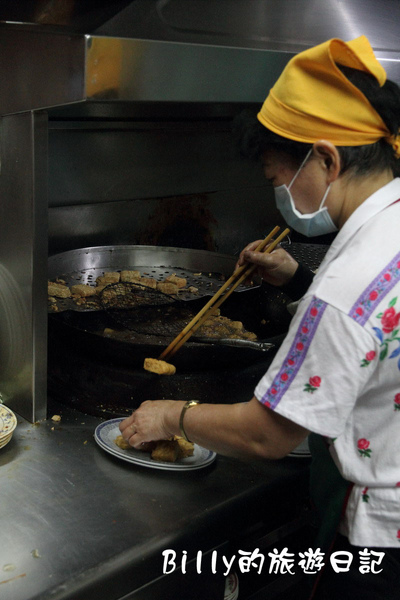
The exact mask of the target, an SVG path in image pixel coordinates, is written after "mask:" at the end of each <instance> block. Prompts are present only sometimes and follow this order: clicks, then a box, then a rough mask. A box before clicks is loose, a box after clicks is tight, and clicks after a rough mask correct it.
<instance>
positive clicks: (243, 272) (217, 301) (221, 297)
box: [159, 227, 290, 360]
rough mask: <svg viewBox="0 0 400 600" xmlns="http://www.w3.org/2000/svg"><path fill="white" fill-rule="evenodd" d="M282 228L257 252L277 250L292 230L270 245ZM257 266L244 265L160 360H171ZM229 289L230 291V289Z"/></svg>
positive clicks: (285, 232)
mask: <svg viewBox="0 0 400 600" xmlns="http://www.w3.org/2000/svg"><path fill="white" fill-rule="evenodd" d="M279 229H280V227H274V229H273V230H272V231H271V232H270V233H269V234H268V235H267V237H266V238H265V239H264V240H263V241H262V242H261V243H260V244H259V245H258V246H257V248H256V250H255V251H256V252H264V253H265V254H269V253H270V252H272V250H274V249H275V248H276V246H277V245H278V244H279V243H280V242H281V241H282V240H283V238H284V237H285V236H286V235H287V234H288V233H289V232H290V229H285V230H284V231H283V232H282V233H281V234H280V235H279V236H278V237H277V238H276V240H274V241H273V242H271V243H270V244H269V245H268V243H269V241H270V240H271V239H272V238H273V236H274V235H275V234H276V233H278V231H279ZM256 266H257V265H247V264H245V265H242V266H241V267H239V269H237V270H236V271H235V272H234V273H233V275H231V277H229V279H228V280H227V281H226V282H225V283H224V285H223V286H222V287H221V288H220V289H219V290H218V291H217V292H216V293H215V294H214V296H213V297H212V298H211V300H209V301H208V302H207V304H206V305H205V306H204V307H203V308H202V309H201V310H200V311H199V312H198V313H197V315H195V316H194V317H193V319H192V320H191V321H190V323H188V324H187V325H186V327H185V328H184V329H183V330H182V331H181V332H180V333H179V334H178V335H177V336H176V338H175V339H174V340H172V342H171V343H170V345H169V346H168V347H167V348H165V350H164V351H163V352H162V353H161V354H160V357H159V358H160V360H161V359H163V360H166V359H169V358H171V356H173V355H174V354H175V353H176V352H177V351H178V350H179V348H180V347H181V346H183V344H184V343H185V342H187V340H188V339H189V338H190V337H191V336H192V335H193V334H194V332H195V331H197V329H198V328H199V327H201V325H202V324H203V323H204V321H206V320H207V319H208V318H209V317H210V316H211V315H212V314H213V313H214V312H215V311H216V310H217V308H219V307H220V306H221V304H222V303H223V302H225V300H226V299H227V298H228V297H229V296H230V295H231V294H232V292H233V291H234V290H235V289H236V288H237V286H238V285H240V284H241V283H242V282H243V281H244V280H245V279H247V278H248V277H249V276H250V275H251V274H252V273H253V271H254V270H255V269H256ZM228 288H229V289H228ZM224 292H225V293H224Z"/></svg>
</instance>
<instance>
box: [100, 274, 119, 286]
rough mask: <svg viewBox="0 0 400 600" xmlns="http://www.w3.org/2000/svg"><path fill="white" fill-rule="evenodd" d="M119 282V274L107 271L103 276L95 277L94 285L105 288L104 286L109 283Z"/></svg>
mask: <svg viewBox="0 0 400 600" xmlns="http://www.w3.org/2000/svg"><path fill="white" fill-rule="evenodd" d="M119 280H120V274H119V273H118V272H117V271H108V272H107V273H104V275H100V276H99V277H96V284H97V285H98V286H101V285H102V286H103V287H105V286H106V285H110V283H118V282H119Z"/></svg>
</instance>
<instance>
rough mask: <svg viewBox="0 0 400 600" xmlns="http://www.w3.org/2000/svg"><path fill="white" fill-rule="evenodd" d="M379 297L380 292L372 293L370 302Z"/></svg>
mask: <svg viewBox="0 0 400 600" xmlns="http://www.w3.org/2000/svg"><path fill="white" fill-rule="evenodd" d="M377 297H378V292H377V291H376V290H374V291H373V292H371V293H370V295H369V299H370V300H376V299H377Z"/></svg>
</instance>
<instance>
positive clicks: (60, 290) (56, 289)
mask: <svg viewBox="0 0 400 600" xmlns="http://www.w3.org/2000/svg"><path fill="white" fill-rule="evenodd" d="M47 293H48V295H49V296H55V297H56V298H70V297H71V291H70V289H69V287H68V286H66V285H63V284H62V283H53V282H52V281H49V282H48V284H47Z"/></svg>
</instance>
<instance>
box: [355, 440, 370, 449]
mask: <svg viewBox="0 0 400 600" xmlns="http://www.w3.org/2000/svg"><path fill="white" fill-rule="evenodd" d="M357 446H358V448H359V450H366V449H367V448H368V446H369V441H368V440H366V439H365V438H361V439H360V440H358V442H357Z"/></svg>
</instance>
